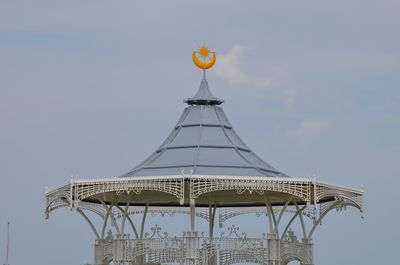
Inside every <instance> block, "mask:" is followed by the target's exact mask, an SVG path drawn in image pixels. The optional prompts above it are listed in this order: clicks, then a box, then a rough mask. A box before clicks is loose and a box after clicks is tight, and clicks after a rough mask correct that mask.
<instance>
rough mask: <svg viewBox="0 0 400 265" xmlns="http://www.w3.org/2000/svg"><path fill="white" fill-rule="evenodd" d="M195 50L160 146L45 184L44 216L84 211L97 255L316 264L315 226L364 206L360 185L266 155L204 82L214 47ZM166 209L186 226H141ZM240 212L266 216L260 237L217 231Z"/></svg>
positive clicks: (98, 259)
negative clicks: (194, 71)
mask: <svg viewBox="0 0 400 265" xmlns="http://www.w3.org/2000/svg"><path fill="white" fill-rule="evenodd" d="M198 56H200V58H198ZM192 57H193V61H194V63H195V64H196V65H197V66H198V67H199V68H201V69H203V78H202V80H201V83H200V88H199V90H198V92H197V93H196V94H195V96H194V97H192V98H188V99H187V100H186V101H185V102H186V104H187V106H186V108H185V109H184V111H183V113H182V115H181V117H180V118H179V120H178V122H177V124H176V125H175V126H174V128H173V130H172V132H171V133H170V135H169V136H168V137H167V138H166V140H165V141H164V142H163V143H162V144H161V145H160V147H159V148H158V149H157V150H156V151H155V152H154V153H153V154H151V155H150V156H149V157H148V158H147V159H146V160H144V162H142V163H141V164H139V165H138V166H137V167H135V168H134V169H132V170H131V171H129V172H127V173H126V174H124V175H122V176H121V177H118V178H106V179H71V181H70V183H68V184H67V185H64V186H62V187H60V188H58V189H55V190H51V191H46V208H45V213H46V218H48V215H49V213H50V212H52V211H53V210H55V209H58V208H62V207H70V208H72V209H74V210H75V211H76V212H77V213H78V214H80V215H81V216H82V217H83V218H84V219H85V220H86V221H87V223H88V225H89V227H90V228H91V229H92V230H93V233H94V236H95V238H96V239H95V244H94V264H95V265H106V264H110V263H112V264H118V265H122V264H130V265H133V264H138V265H144V264H163V263H179V264H199V265H200V264H212V265H217V264H219V265H230V264H234V263H247V262H250V263H257V264H266V265H277V264H281V265H286V264H287V263H289V262H291V261H293V260H297V261H299V262H300V263H301V264H302V265H312V264H314V263H313V242H312V236H313V234H314V231H315V230H316V228H317V227H318V226H319V225H320V224H321V221H322V219H323V218H324V217H325V216H326V215H327V214H328V213H329V212H331V211H332V210H343V209H346V207H347V206H353V207H355V208H357V209H359V210H360V211H361V213H363V190H361V189H355V188H348V187H344V186H338V185H333V184H329V183H326V182H322V181H319V180H317V179H316V178H294V177H289V176H287V175H286V174H284V173H282V172H280V171H279V170H277V169H275V168H274V167H272V166H270V165H269V164H268V163H266V162H264V161H263V160H262V159H261V158H259V157H258V156H257V155H256V154H255V153H254V152H252V150H251V149H250V148H249V147H248V146H247V145H246V144H245V143H244V142H243V141H242V140H241V138H240V137H239V136H238V134H237V133H236V132H235V130H234V129H233V127H232V125H231V124H230V122H229V120H228V119H227V117H226V115H225V113H224V110H223V109H222V107H221V106H220V105H221V104H222V103H223V101H222V100H220V99H218V98H216V97H214V96H213V95H212V93H211V92H210V89H209V87H208V83H207V80H206V76H205V70H206V69H208V68H210V67H212V66H213V64H214V63H215V60H216V55H215V53H213V52H210V51H209V50H208V48H207V47H205V46H203V47H201V48H200V50H199V51H198V52H197V51H195V52H193V55H192ZM89 212H91V213H92V214H94V215H96V216H97V217H98V218H99V220H100V221H101V225H99V226H98V225H97V223H96V222H94V221H93V220H92V218H91V216H92V215H89V214H88V213H89ZM164 214H169V215H172V214H174V216H177V215H178V214H184V215H187V216H188V222H189V221H190V226H189V227H190V230H189V229H188V230H189V231H181V233H180V234H178V235H177V236H169V235H168V234H167V233H165V232H163V231H162V230H161V228H160V227H159V226H158V225H156V226H154V227H152V228H151V229H150V230H147V231H145V230H146V229H145V228H146V222H147V221H148V219H149V217H151V216H154V215H158V216H160V215H164ZM244 214H255V215H257V216H266V218H265V220H266V221H265V226H264V227H260V228H259V230H260V231H264V232H260V236H259V237H257V238H255V237H254V238H253V237H248V236H247V235H246V233H242V231H239V228H238V227H237V226H235V225H232V226H229V227H227V228H226V229H225V230H224V232H223V233H221V234H220V235H216V234H215V230H216V228H215V226H216V223H217V225H218V227H219V228H220V229H223V228H222V227H223V224H224V223H225V222H226V221H227V220H231V219H232V218H235V217H236V216H239V215H244ZM135 215H137V216H140V217H141V220H140V221H139V222H136V220H137V219H138V218H136V217H135V218H133V217H134V216H135ZM198 218H201V219H204V220H206V221H207V222H208V224H209V225H208V229H207V230H208V231H198V230H197V226H196V222H195V221H196V219H198ZM296 222H298V227H300V229H298V230H299V231H296V232H295V231H294V230H293V228H294V223H296ZM295 230H296V229H295Z"/></svg>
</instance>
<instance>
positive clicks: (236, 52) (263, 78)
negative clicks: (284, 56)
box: [215, 44, 287, 90]
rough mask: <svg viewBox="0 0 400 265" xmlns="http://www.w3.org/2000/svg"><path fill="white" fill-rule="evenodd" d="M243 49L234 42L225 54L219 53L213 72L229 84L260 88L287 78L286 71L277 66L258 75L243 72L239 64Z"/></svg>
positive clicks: (269, 86) (270, 85) (264, 88)
mask: <svg viewBox="0 0 400 265" xmlns="http://www.w3.org/2000/svg"><path fill="white" fill-rule="evenodd" d="M245 51H246V48H245V47H243V46H242V45H239V44H236V45H234V46H233V47H232V48H231V49H230V50H229V52H228V53H227V54H222V55H219V57H218V63H217V64H216V65H215V73H216V74H217V75H218V76H219V77H221V78H222V79H224V80H225V81H227V82H228V83H229V84H230V85H231V86H238V85H246V86H250V87H251V88H258V89H261V90H268V89H270V88H271V87H273V86H274V85H277V84H278V83H280V82H282V81H283V80H285V79H286V78H287V73H286V72H285V71H284V70H282V69H280V68H278V67H270V68H268V70H267V71H265V73H264V74H262V75H258V76H256V75H250V74H248V73H245V72H244V71H243V70H242V69H241V65H240V58H241V56H242V55H243V53H244V52H245Z"/></svg>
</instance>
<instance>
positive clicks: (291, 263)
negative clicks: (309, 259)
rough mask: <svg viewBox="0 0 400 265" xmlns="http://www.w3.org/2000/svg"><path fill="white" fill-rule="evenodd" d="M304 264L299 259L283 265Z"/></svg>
mask: <svg viewBox="0 0 400 265" xmlns="http://www.w3.org/2000/svg"><path fill="white" fill-rule="evenodd" d="M301 264H302V263H301V262H300V261H299V260H297V259H292V260H289V261H287V262H282V265H301Z"/></svg>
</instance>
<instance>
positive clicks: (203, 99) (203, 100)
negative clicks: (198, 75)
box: [185, 70, 224, 105]
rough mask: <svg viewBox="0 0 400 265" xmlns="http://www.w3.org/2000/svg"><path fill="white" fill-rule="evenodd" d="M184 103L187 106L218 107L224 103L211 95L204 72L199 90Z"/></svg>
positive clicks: (204, 72)
mask: <svg viewBox="0 0 400 265" xmlns="http://www.w3.org/2000/svg"><path fill="white" fill-rule="evenodd" d="M185 102H186V103H187V104H189V105H220V104H222V103H223V102H224V101H223V100H220V99H218V98H216V97H214V95H213V94H212V93H211V91H210V89H209V88H208V82H207V79H206V71H205V70H203V79H202V80H201V83H200V87H199V90H198V91H197V93H196V95H195V96H194V97H192V98H188V99H187V100H185Z"/></svg>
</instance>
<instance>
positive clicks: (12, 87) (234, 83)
mask: <svg viewBox="0 0 400 265" xmlns="http://www.w3.org/2000/svg"><path fill="white" fill-rule="evenodd" d="M399 13H400V2H399V1H397V0H382V1H372V0H363V1H361V0H360V1H358V0H347V1H344V0H338V1H314V0H301V1H266V0H264V1H250V2H249V1H235V0H231V1H227V0H220V1H206V0H204V1H196V2H195V1H173V0H170V1H122V0H121V1H105V0H96V1H94V0H83V1H82V0H80V1H77V0H70V1H60V0H56V1H55V0H51V1H50V0H49V1H42V0H38V1H28V0H26V1H21V0H12V1H11V0H0V180H1V184H0V201H1V204H0V259H1V262H3V260H4V256H5V255H4V254H5V238H6V223H7V221H10V222H11V253H10V254H11V258H10V264H13V265H22V264H42V265H53V264H58V265H71V264H84V263H90V262H92V248H93V243H94V236H93V235H92V234H91V231H90V229H89V227H88V226H87V225H86V223H85V222H84V220H82V218H81V217H80V216H78V214H77V213H75V212H72V211H70V210H68V209H61V210H58V211H55V212H54V213H52V214H51V216H50V219H49V220H44V191H45V187H49V188H50V189H52V188H56V187H59V186H61V185H63V184H66V183H68V182H69V179H70V176H71V175H74V176H76V177H77V178H104V177H117V176H119V175H121V174H123V173H125V172H127V171H128V170H130V169H131V168H133V167H134V166H136V165H137V164H138V163H140V162H141V161H142V160H143V159H144V158H146V157H147V156H148V155H149V154H150V153H151V152H152V151H153V150H154V149H155V148H157V146H158V145H159V144H161V142H162V141H163V140H164V138H165V137H166V136H167V135H168V133H169V132H170V130H171V129H172V128H173V126H174V125H175V123H176V121H177V119H178V117H179V115H180V114H181V112H182V110H183V108H184V107H185V104H184V103H183V100H184V99H186V98H188V97H191V96H193V95H194V94H195V92H196V90H197V88H198V86H199V84H200V80H201V71H200V70H199V69H197V68H196V67H195V66H194V65H193V63H192V62H191V52H192V51H193V50H195V49H198V47H199V46H201V45H202V44H203V43H207V44H208V45H209V47H210V49H212V50H214V51H216V52H217V56H218V57H217V63H216V65H215V67H214V68H213V69H211V70H210V71H208V73H207V79H208V82H209V86H210V89H211V90H212V92H213V94H214V95H216V96H217V97H219V98H221V99H224V100H225V103H224V104H223V108H224V110H225V112H226V114H227V115H228V118H229V119H230V121H231V123H232V124H233V126H234V128H235V130H236V131H237V132H238V133H239V135H240V136H241V137H242V139H243V140H244V141H245V142H246V143H247V144H248V145H249V146H250V147H251V148H252V149H253V151H255V152H256V153H257V154H258V155H259V156H261V157H262V158H263V159H264V160H266V161H267V162H268V163H270V164H271V165H273V166H274V167H276V168H278V169H279V170H280V171H282V172H285V173H286V174H288V175H290V176H293V177H312V176H314V175H315V176H316V177H317V178H318V179H319V180H322V181H327V182H331V183H336V184H341V185H345V186H350V187H361V185H362V186H363V187H364V189H365V191H366V196H365V205H366V209H365V210H366V216H365V218H364V219H361V218H360V214H359V212H357V210H356V209H352V208H350V209H348V210H347V211H344V212H333V213H332V214H331V215H330V216H328V217H327V218H326V219H325V220H324V222H323V224H322V226H321V227H320V228H319V229H318V231H317V233H316V234H315V236H314V242H315V249H314V251H315V253H314V258H315V264H324V265H334V264H342V265H344V264H352V265H355V264H360V265H361V264H362V265H372V264H396V263H397V261H398V252H399V251H400V247H399V244H398V238H400V232H399V229H398V220H399V218H400V214H399V211H398V210H399V206H398V203H397V199H398V196H397V195H398V189H397V188H398V187H399V185H400V181H399V176H400V169H399V163H400V141H399V135H400V34H398V33H399V32H400V16H399ZM246 218H247V219H246ZM185 220H186V219H185ZM237 220H238V221H237V224H238V225H240V224H242V226H241V229H242V230H245V229H246V223H249V222H254V223H255V224H257V226H254V227H257V229H258V231H259V230H260V229H259V227H263V225H265V223H263V221H262V220H261V219H257V218H255V217H254V216H249V217H243V218H242V217H241V218H239V219H237ZM152 222H153V221H152ZM154 222H165V221H160V220H157V218H156V220H155V221H154ZM170 223H172V222H170ZM166 225H168V222H167V224H166ZM250 230H251V228H250Z"/></svg>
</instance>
